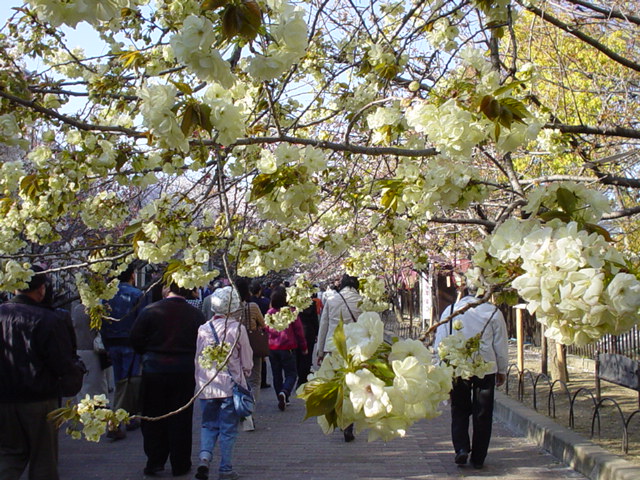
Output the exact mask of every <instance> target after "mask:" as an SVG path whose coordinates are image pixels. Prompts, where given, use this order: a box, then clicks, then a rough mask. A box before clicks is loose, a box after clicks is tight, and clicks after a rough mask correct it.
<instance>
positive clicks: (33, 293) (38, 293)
mask: <svg viewBox="0 0 640 480" xmlns="http://www.w3.org/2000/svg"><path fill="white" fill-rule="evenodd" d="M31 270H33V273H34V275H33V276H32V277H31V279H30V280H29V282H28V283H27V287H26V288H24V289H22V290H18V293H20V294H22V295H27V296H29V297H31V298H32V299H33V300H35V301H36V302H38V303H40V302H42V301H43V300H44V299H45V295H46V292H47V280H48V278H47V275H46V274H44V273H42V272H43V271H44V268H42V267H41V266H39V265H32V266H31Z"/></svg>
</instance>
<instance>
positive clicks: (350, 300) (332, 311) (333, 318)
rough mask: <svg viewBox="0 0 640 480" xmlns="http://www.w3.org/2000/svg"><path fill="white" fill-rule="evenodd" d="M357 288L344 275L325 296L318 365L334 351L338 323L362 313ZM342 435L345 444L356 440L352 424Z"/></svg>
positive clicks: (347, 321) (348, 276)
mask: <svg viewBox="0 0 640 480" xmlns="http://www.w3.org/2000/svg"><path fill="white" fill-rule="evenodd" d="M358 288H360V282H359V281H358V279H357V278H356V277H353V276H351V275H347V274H346V273H345V274H344V275H343V276H342V279H341V280H340V285H339V287H338V288H337V289H336V290H335V293H333V294H332V295H331V296H327V295H325V297H324V307H323V308H322V315H321V316H320V328H319V331H318V348H317V350H316V351H317V355H318V362H317V363H318V365H320V364H322V360H323V359H324V357H325V356H326V355H328V354H330V353H331V352H333V351H335V345H334V343H333V332H334V331H335V329H336V327H337V326H338V324H339V323H340V321H342V322H343V323H345V324H347V323H352V322H356V321H357V320H358V317H359V316H360V314H361V313H362V311H361V310H360V302H361V301H362V297H361V296H360V293H358ZM327 291H329V289H327ZM342 433H343V434H344V441H345V442H352V441H353V440H355V438H356V437H355V434H354V432H353V423H352V424H351V425H349V426H347V428H345V429H344V430H343V432H342Z"/></svg>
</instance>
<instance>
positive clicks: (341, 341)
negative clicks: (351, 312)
mask: <svg viewBox="0 0 640 480" xmlns="http://www.w3.org/2000/svg"><path fill="white" fill-rule="evenodd" d="M333 343H334V345H335V346H336V350H337V351H338V353H339V354H340V355H341V356H342V358H344V359H345V360H347V337H346V335H345V334H344V322H343V321H342V318H340V321H339V322H338V325H337V326H336V329H335V330H334V331H333Z"/></svg>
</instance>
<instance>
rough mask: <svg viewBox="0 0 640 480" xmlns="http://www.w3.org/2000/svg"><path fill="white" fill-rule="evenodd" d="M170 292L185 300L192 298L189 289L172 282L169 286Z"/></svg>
mask: <svg viewBox="0 0 640 480" xmlns="http://www.w3.org/2000/svg"><path fill="white" fill-rule="evenodd" d="M169 292H171V293H173V294H175V295H179V296H181V297H184V298H192V294H191V290H189V289H188V288H184V287H179V286H178V284H176V283H175V282H172V283H171V284H170V285H169Z"/></svg>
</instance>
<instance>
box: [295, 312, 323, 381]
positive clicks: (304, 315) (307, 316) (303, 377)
mask: <svg viewBox="0 0 640 480" xmlns="http://www.w3.org/2000/svg"><path fill="white" fill-rule="evenodd" d="M298 316H299V318H300V322H301V323H302V329H303V330H304V338H305V340H306V342H307V345H306V353H304V352H303V350H302V349H301V348H300V347H298V348H297V349H296V368H297V370H298V387H299V386H300V385H302V384H304V383H306V382H307V377H309V374H310V373H311V365H312V364H313V359H312V355H313V347H314V345H315V344H316V339H317V338H318V310H317V307H316V303H315V302H312V303H311V305H309V306H308V307H307V308H305V309H304V310H302V311H301V312H300V314H299V315H298Z"/></svg>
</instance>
